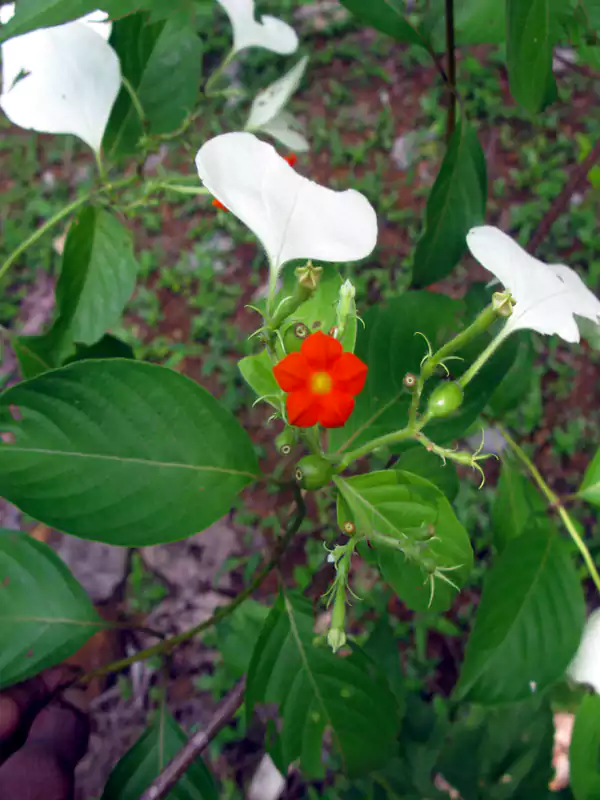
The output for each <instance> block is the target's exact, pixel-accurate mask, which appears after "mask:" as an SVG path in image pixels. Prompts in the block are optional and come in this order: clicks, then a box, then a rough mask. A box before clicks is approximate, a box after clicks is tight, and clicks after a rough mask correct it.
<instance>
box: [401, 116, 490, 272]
mask: <svg viewBox="0 0 600 800" xmlns="http://www.w3.org/2000/svg"><path fill="white" fill-rule="evenodd" d="M486 200H487V173H486V166H485V156H484V154H483V150H482V149H481V145H480V144H479V139H478V138H477V134H476V133H475V131H474V130H473V128H472V127H471V126H470V125H469V123H468V122H467V121H466V120H462V121H459V122H458V124H457V126H456V130H455V131H454V133H453V135H452V138H451V139H450V142H449V144H448V148H447V150H446V154H445V156H444V159H443V161H442V165H441V167H440V171H439V173H438V176H437V178H436V179H435V183H434V184H433V187H432V189H431V193H430V195H429V199H428V200H427V209H426V212H425V230H424V232H423V235H422V236H421V238H420V239H419V242H418V244H417V247H416V250H415V256H414V264H413V284H414V285H415V286H427V285H428V284H430V283H434V282H435V281H439V280H440V279H441V278H444V277H445V276H446V275H448V274H449V273H450V272H451V271H452V269H453V267H454V266H455V265H456V264H457V263H458V261H459V260H460V259H461V257H462V256H463V254H464V253H465V251H466V249H467V242H466V238H465V237H466V235H467V233H468V231H469V230H470V228H472V227H473V226H474V225H478V224H480V223H481V222H482V221H483V219H484V216H485V206H486Z"/></svg>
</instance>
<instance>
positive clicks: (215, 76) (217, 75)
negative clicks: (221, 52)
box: [204, 50, 235, 97]
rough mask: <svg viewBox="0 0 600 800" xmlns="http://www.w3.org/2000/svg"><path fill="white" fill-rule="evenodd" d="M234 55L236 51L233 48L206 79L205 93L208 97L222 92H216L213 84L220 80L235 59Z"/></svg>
mask: <svg viewBox="0 0 600 800" xmlns="http://www.w3.org/2000/svg"><path fill="white" fill-rule="evenodd" d="M234 56H235V53H234V52H233V50H232V51H231V52H230V53H228V54H227V56H226V57H225V59H224V61H223V62H222V63H221V64H220V65H219V66H218V67H217V68H216V70H215V71H214V72H213V73H212V75H209V77H208V80H207V81H206V84H205V85H204V94H205V95H206V96H207V97H210V96H211V95H213V94H220V92H214V91H213V86H214V85H215V83H217V82H218V80H219V78H220V77H221V75H222V74H223V72H224V70H225V69H226V68H227V67H228V66H229V64H230V63H231V62H232V61H233V59H234Z"/></svg>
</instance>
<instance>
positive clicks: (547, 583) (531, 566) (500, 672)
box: [456, 529, 585, 705]
mask: <svg viewBox="0 0 600 800" xmlns="http://www.w3.org/2000/svg"><path fill="white" fill-rule="evenodd" d="M584 619H585V601H584V597H583V591H582V588H581V584H580V582H579V578H578V576H577V571H576V569H575V566H574V564H573V562H572V559H571V556H570V555H569V550H568V544H567V542H565V541H563V540H562V539H560V538H559V537H558V536H557V535H556V533H555V532H554V531H553V530H551V529H550V530H548V529H537V530H535V529H534V530H531V531H526V532H525V533H524V534H523V535H522V536H520V537H519V538H517V539H513V540H512V541H510V542H509V543H508V544H507V546H506V548H505V549H504V552H503V553H502V555H501V556H500V558H499V559H498V560H497V561H496V562H495V564H494V565H493V567H492V569H491V571H490V572H489V573H488V576H487V578H486V580H485V583H484V586H483V594H482V596H481V601H480V603H479V608H478V610H477V616H476V618H475V624H474V627H473V630H472V632H471V636H470V637H469V641H468V644H467V651H466V655H465V661H464V663H463V668H462V672H461V675H460V680H459V683H458V686H457V689H456V695H457V698H461V699H466V700H469V701H471V702H474V703H481V704H482V705H492V704H495V703H509V702H514V701H516V700H524V699H526V698H527V697H530V696H531V693H532V692H533V691H539V692H541V691H543V690H544V689H546V688H547V687H548V686H550V685H551V684H553V683H554V682H555V681H557V680H558V679H559V678H561V677H562V676H563V675H564V673H565V671H566V669H567V667H568V665H569V663H570V662H571V659H572V658H573V656H574V655H575V652H576V650H577V647H578V645H579V641H580V639H581V634H582V631H583V624H584Z"/></svg>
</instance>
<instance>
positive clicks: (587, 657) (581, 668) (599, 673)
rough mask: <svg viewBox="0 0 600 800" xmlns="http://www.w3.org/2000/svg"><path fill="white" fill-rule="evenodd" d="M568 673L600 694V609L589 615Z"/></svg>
mask: <svg viewBox="0 0 600 800" xmlns="http://www.w3.org/2000/svg"><path fill="white" fill-rule="evenodd" d="M567 674H568V676H569V677H570V678H571V680H573V681H575V683H586V684H588V685H589V686H591V687H592V688H593V689H594V691H595V692H597V693H598V694H600V609H597V610H596V611H594V612H592V613H591V614H590V616H589V617H588V620H587V622H586V624H585V628H584V631H583V636H582V637H581V642H580V644H579V649H578V650H577V653H576V654H575V658H574V659H573V661H572V662H571V665H570V666H569V669H568V670H567Z"/></svg>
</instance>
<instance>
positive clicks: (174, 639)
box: [78, 484, 306, 683]
mask: <svg viewBox="0 0 600 800" xmlns="http://www.w3.org/2000/svg"><path fill="white" fill-rule="evenodd" d="M293 489H294V492H295V500H296V512H295V514H294V516H293V517H292V518H291V519H290V521H289V523H288V525H287V526H286V531H285V533H284V535H283V536H282V537H281V539H280V540H279V542H278V546H277V549H276V552H275V553H274V555H273V557H272V558H271V559H269V561H268V562H267V563H266V564H265V565H264V567H263V568H262V569H261V570H260V572H259V573H258V575H257V576H256V577H255V578H254V580H253V581H252V583H251V584H250V585H249V586H248V587H247V588H246V589H244V590H243V591H242V592H240V593H239V594H238V595H237V596H236V597H235V598H234V599H233V600H232V601H231V603H228V604H227V605H226V606H222V607H221V608H219V609H218V610H217V611H216V612H215V613H214V614H213V615H212V617H209V619H207V620H204V622H201V623H200V624H199V625H196V626H194V627H193V628H190V630H187V631H183V633H179V634H177V635H176V636H171V637H170V638H169V639H164V640H163V641H161V642H158V643H157V644H155V645H152V647H147V648H146V649H145V650H140V651H139V652H138V653H134V654H133V655H132V656H129V657H128V658H122V659H120V660H119V661H113V662H111V663H110V664H105V665H104V666H103V667H99V668H98V669H95V670H92V671H91V672H87V673H86V674H85V675H82V676H81V678H79V680H78V683H89V682H90V681H91V680H92V679H93V678H98V677H101V676H103V675H109V674H111V673H112V672H120V671H121V670H123V669H126V668H127V667H129V666H131V665H132V664H135V663H136V662H138V661H145V660H146V659H147V658H152V656H161V655H166V654H168V653H170V652H171V651H172V650H174V649H175V648H176V647H177V646H178V645H180V644H182V643H183V642H187V641H188V639H191V638H193V637H194V636H196V635H197V634H199V633H202V632H203V631H206V630H208V629H209V628H212V627H213V626H214V625H216V624H217V623H218V622H220V621H221V620H222V619H225V617H228V616H229V615H230V614H232V613H233V612H234V611H235V610H236V608H238V607H239V606H240V605H241V604H242V603H243V602H244V600H246V599H247V598H248V597H250V595H252V594H253V593H254V592H255V591H256V590H257V589H258V587H259V586H260V585H261V583H262V582H263V581H264V580H265V578H266V577H267V575H268V574H269V573H270V572H271V571H272V570H273V569H275V567H276V566H277V565H278V564H279V561H280V560H281V557H282V555H283V553H284V552H285V550H286V548H287V546H288V545H289V543H290V542H291V540H292V538H293V537H294V535H295V534H296V533H297V532H298V530H299V529H300V526H301V525H302V522H303V521H304V517H305V516H306V507H305V505H304V499H303V497H302V494H301V492H300V490H299V489H298V487H297V486H296V484H293Z"/></svg>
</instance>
